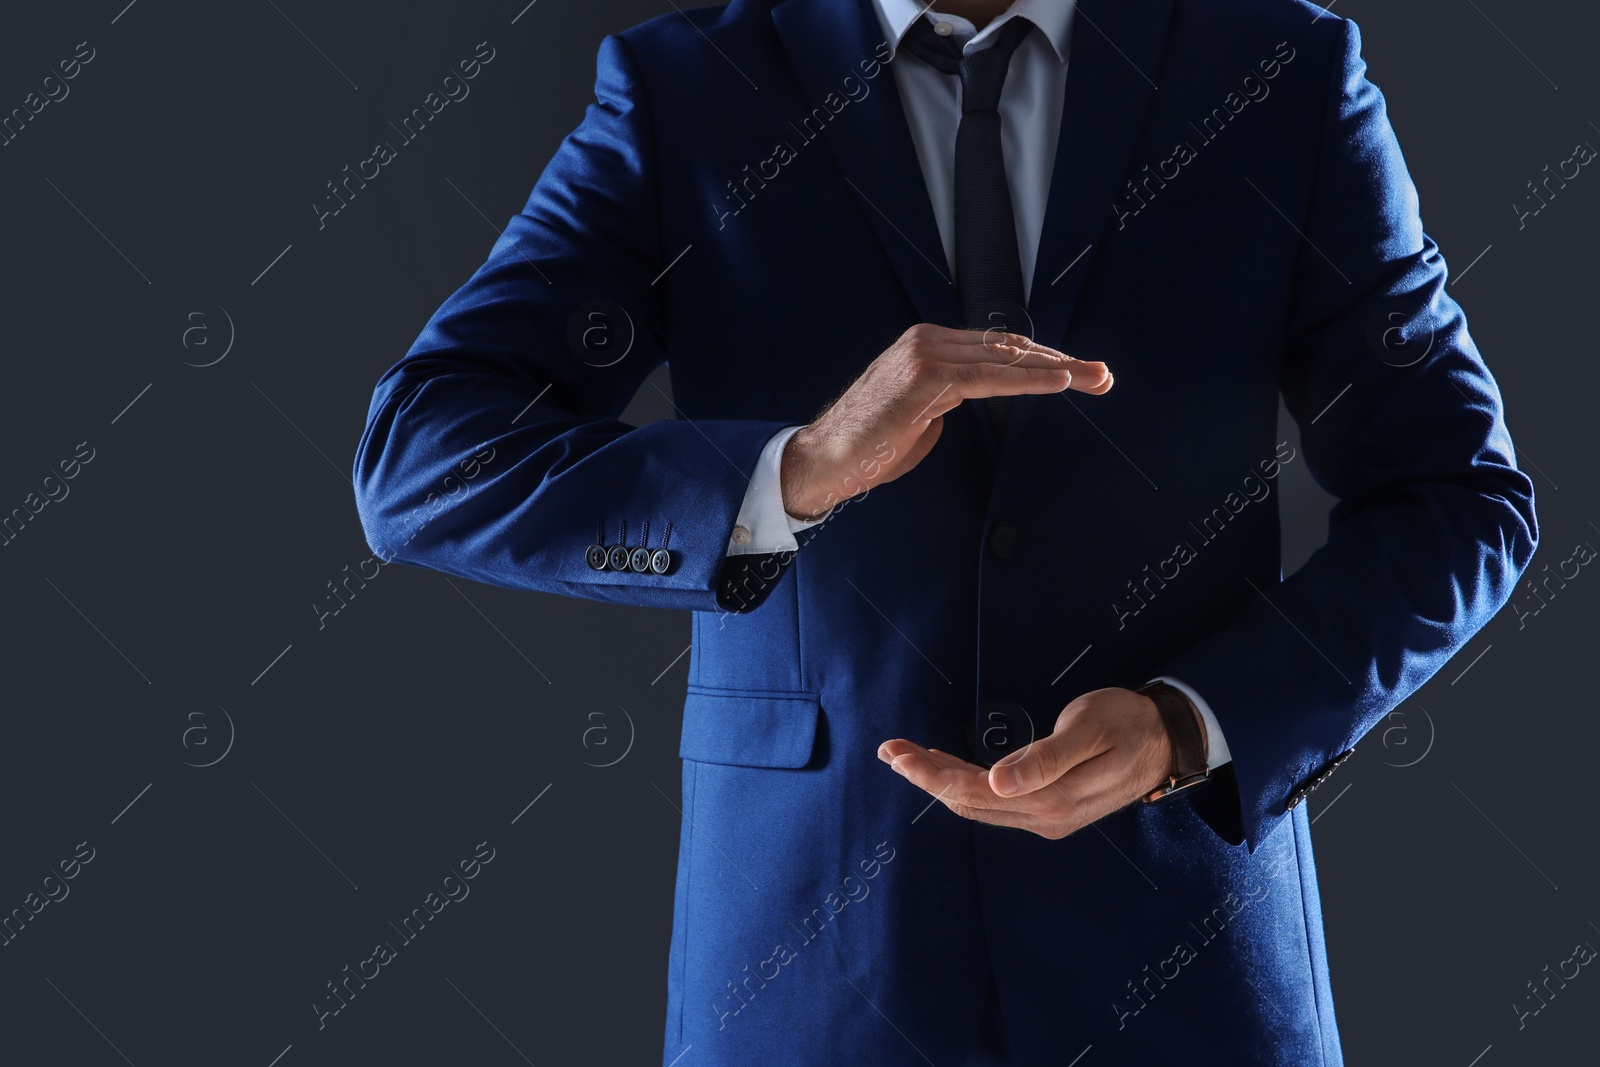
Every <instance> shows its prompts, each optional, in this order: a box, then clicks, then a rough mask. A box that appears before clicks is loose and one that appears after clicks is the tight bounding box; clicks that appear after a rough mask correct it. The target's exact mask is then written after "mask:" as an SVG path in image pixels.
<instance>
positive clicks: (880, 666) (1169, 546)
mask: <svg viewBox="0 0 1600 1067" xmlns="http://www.w3.org/2000/svg"><path fill="white" fill-rule="evenodd" d="M1359 44H1360V42H1359V37H1358V34H1357V31H1356V28H1355V26H1354V25H1353V24H1351V23H1350V22H1348V21H1345V20H1343V19H1340V18H1338V17H1335V16H1333V15H1331V14H1329V13H1327V12H1326V11H1324V10H1322V9H1320V8H1315V7H1312V6H1308V5H1306V4H1303V3H1299V2H1297V0H1077V2H1076V3H1072V2H1069V0H1059V2H1052V0H1016V2H1014V3H1011V4H1009V6H1008V5H1007V4H1006V3H1005V2H1003V0H1001V2H984V0H949V2H945V0H938V2H935V3H934V4H932V5H930V6H929V7H924V6H923V5H921V4H919V3H917V2H915V0H734V2H733V3H730V4H728V5H727V6H725V7H716V8H705V9H700V10H695V11H690V12H685V13H674V14H669V15H666V16H663V17H661V18H658V19H655V20H652V21H651V22H648V23H645V24H644V25H641V26H638V27H635V28H633V29H631V30H628V31H627V32H624V33H621V34H617V35H615V36H611V37H607V38H606V39H605V40H604V41H603V42H602V44H601V47H600V51H599V62H598V76H597V79H596V88H595V95H596V103H595V104H593V105H591V106H590V107H589V109H588V112H587V114H586V116H585V117H584V120H583V122H582V124H581V125H580V126H579V127H578V128H577V129H576V130H574V131H573V133H572V134H571V135H570V136H569V137H568V138H567V139H566V140H565V141H564V142H563V144H562V145H561V147H560V150H559V151H558V152H557V153H556V155H555V157H554V158H553V159H552V160H551V162H550V164H549V165H548V167H547V168H546V169H545V171H544V173H543V175H542V176H541V177H540V178H539V181H538V183H537V185H536V186H535V187H534V189H533V192H532V194H531V195H530V196H529V198H528V200H527V203H526V205H525V206H524V208H523V209H522V211H521V212H520V213H519V214H518V215H516V216H515V217H514V218H513V219H512V220H511V222H510V224H509V225H508V226H507V228H506V230H505V232H504V234H503V235H502V237H501V238H500V240H499V241H498V242H497V243H496V244H495V246H494V248H493V249H492V250H491V252H490V254H489V257H488V261H487V262H486V263H485V264H484V265H483V266H482V267H481V268H480V269H479V270H478V271H477V272H476V273H475V274H474V275H473V276H472V278H471V279H470V280H469V281H468V282H467V283H466V284H465V285H464V286H463V287H462V288H460V289H459V290H458V291H457V292H456V293H454V294H453V295H452V296H451V297H450V298H449V299H448V300H446V301H445V303H444V305H443V306H442V307H440V308H439V310H438V311H437V312H436V313H435V314H434V316H433V318H432V320H431V321H430V322H429V323H428V325H427V327H426V328H425V329H424V330H423V332H422V334H421V336H420V337H419V338H418V339H417V341H416V343H415V344H414V345H413V346H412V348H411V350H410V352H408V353H407V354H406V356H405V357H404V358H403V359H402V360H400V361H399V362H398V363H397V364H395V365H394V366H393V367H392V368H391V369H390V370H389V371H388V372H386V373H385V374H384V375H383V377H382V378H381V380H380V381H379V383H378V385H377V389H376V391H375V394H374V396H373V399H372V404H371V408H370V410H369V413H368V417H367V424H366V430H365V433H364V434H363V437H362V440H361V443H360V447H359V451H358V453H357V456H356V461H355V484H356V495H357V503H358V506H359V511H360V516H361V520H362V523H363V527H364V529H365V531H366V535H367V538H368V540H369V542H370V543H371V545H372V546H373V548H374V549H376V550H377V551H380V552H382V553H384V554H385V556H388V557H392V558H395V559H399V560H401V561H402V562H406V563H411V564H415V565H418V566H425V567H431V568H434V569H437V570H440V571H444V572H447V573H450V574H455V575H460V576H463V577H467V578H473V579H476V580H479V581H484V582H490V583H493V584H497V585H502V586H508V587H513V588H519V589H531V590H540V591H544V592H552V593H559V594H565V595H570V596H580V597H591V598H595V599H600V600H609V601H617V602H623V603H629V604H640V605H647V606H656V607H665V608H680V609H681V608H687V609H689V610H690V611H691V612H692V614H693V623H694V627H693V629H694V643H693V653H692V657H691V661H690V667H689V685H688V696H687V700H686V702H685V705H684V722H683V740H682V747H681V750H680V753H681V755H682V757H683V760H684V763H683V816H684V817H683V830H682V836H681V840H680V846H679V847H680V851H679V866H678V877H677V890H676V904H675V911H674V918H673V927H672V940H671V948H670V959H669V969H668V980H669V997H668V1016H667V1020H666V1032H665V1042H664V1052H663V1061H664V1062H668V1063H670V1062H674V1061H677V1062H681V1063H684V1064H689V1063H694V1064H751V1063H761V1064H779V1065H786V1064H838V1063H870V1064H875V1065H897V1064H905V1065H912V1064H924V1063H936V1064H940V1065H945V1064H950V1065H952V1067H955V1065H960V1064H967V1065H979V1064H1017V1065H1029V1067H1035V1065H1036V1067H1043V1065H1047V1064H1049V1065H1065V1064H1071V1063H1078V1062H1079V1058H1081V1059H1082V1062H1083V1063H1084V1064H1085V1065H1090V1064H1104V1063H1119V1064H1122V1063H1127V1064H1133V1063H1147V1062H1183V1063H1194V1064H1228V1065H1239V1064H1256V1063H1260V1064H1297V1065H1298V1064H1338V1063H1340V1062H1341V1053H1340V1045H1339V1038H1338V1031H1337V1028H1336V1025H1335V1022H1334V1014H1333V1001H1332V998H1331V994H1330V990H1329V974H1328V967H1327V960H1326V955H1325V951H1324V942H1323V932H1322V924H1321V917H1320V906H1319V901H1318V895H1317V882H1316V873H1315V866H1314V862H1313V858H1312V852H1311V840H1310V834H1309V821H1308V819H1307V815H1306V806H1305V805H1304V804H1302V803H1301V801H1302V799H1303V798H1304V797H1305V795H1306V794H1307V793H1308V792H1309V791H1310V789H1311V788H1313V787H1314V786H1315V785H1316V784H1317V783H1319V782H1320V781H1321V780H1322V779H1323V778H1325V777H1326V776H1327V775H1328V773H1329V772H1330V771H1331V770H1332V769H1333V768H1334V767H1335V766H1336V765H1337V764H1338V763H1339V762H1341V761H1342V760H1343V759H1344V758H1345V757H1346V756H1347V755H1348V754H1349V753H1350V751H1351V749H1352V748H1353V747H1354V746H1355V744H1356V742H1357V740H1358V739H1359V738H1361V737H1362V735H1363V734H1365V733H1366V732H1367V730H1368V729H1370V728H1371V727H1372V726H1373V724H1375V723H1376V722H1377V721H1378V720H1379V719H1380V718H1382V717H1383V716H1384V715H1385V714H1386V713H1387V712H1389V711H1390V710H1391V709H1393V708H1394V707H1395V706H1396V704H1398V703H1399V702H1400V701H1402V700H1404V699H1405V698H1406V697H1407V696H1408V695H1409V694H1410V693H1412V692H1413V691H1414V690H1415V689H1416V688H1417V687H1418V686H1419V685H1421V684H1422V683H1423V682H1424V681H1426V680H1427V679H1428V678H1429V677H1430V676H1431V675H1433V674H1434V673H1435V672H1436V671H1437V670H1438V669H1439V668H1440V666H1441V665H1442V664H1444V663H1445V661H1446V660H1448V659H1449V658H1450V657H1451V656H1452V655H1453V654H1454V653H1455V652H1456V651H1458V650H1459V649H1460V648H1461V647H1462V645H1463V644H1464V643H1465V642H1466V641H1467V640H1468V638H1470V637H1471V636H1472V634H1473V633H1474V632H1476V631H1477V630H1478V629H1479V628H1480V627H1481V626H1482V625H1483V624H1484V623H1485V622H1486V621H1487V620H1488V619H1489V618H1490V616H1492V615H1493V613H1494V612H1495V611H1496V610H1497V609H1498V608H1499V607H1500V606H1501V605H1502V604H1503V603H1504V602H1505V600H1506V599H1507V597H1508V596H1509V594H1510V592H1511V590H1512V589H1513V587H1514V585H1515V583H1516V580H1517V578H1518V576H1519V575H1520V573H1521V572H1522V570H1523V569H1524V568H1525V567H1526V566H1527V563H1528V560H1529V558H1530V556H1531V554H1532V552H1533V549H1534V546H1535V544H1536V541H1537V526H1536V521H1535V516H1534V512H1533V489H1532V485H1531V483H1530V482H1529V480H1528V479H1527V478H1526V477H1525V476H1524V475H1522V474H1521V473H1519V471H1518V470H1517V468H1516V465H1515V460H1514V453H1513V449H1512V445H1511V440H1510V438H1509V436H1508V433H1507V430H1506V425H1505V422H1504V419H1503V414H1502V406H1501V401H1500V395H1499V391H1498V389H1497V387H1496V385H1495V383H1494V380H1493V379H1492V377H1491V376H1490V374H1489V371H1488V370H1487V368H1486V367H1485V366H1484V363H1483V361H1482V360H1481V359H1480V357H1479V355H1478V352H1477V350H1476V348H1475V346H1474V344H1473V342H1472V339H1471V338H1470V337H1469V335H1468V333H1467V329H1466V323H1465V320H1464V318H1463V316H1462V312H1461V309H1460V308H1459V307H1458V306H1457V305H1456V304H1455V303H1454V301H1452V300H1451V298H1450V297H1449V296H1448V295H1447V294H1446V290H1445V282H1446V268H1445V264H1444V261H1443V259H1442V258H1441V257H1440V255H1439V252H1438V249H1437V247H1436V246H1435V244H1434V242H1433V241H1432V240H1431V239H1429V238H1428V237H1427V236H1426V235H1425V234H1424V233H1423V230H1422V226H1421V222H1420V218H1419V215H1418V207H1417V198H1416V193H1415V190H1414V189H1413V186H1412V183H1411V181H1410V179H1409V177H1408V175H1407V172H1406V169H1405V165H1404V162H1403V160H1402V158H1401V155H1400V151H1399V148H1398V146H1397V144H1396V142H1395V138H1394V135H1393V133H1392V131H1391V129H1390V125H1389V122H1388V119H1387V117H1386V115H1385V109H1384V102H1383V98H1382V96H1381V95H1380V94H1379V92H1378V90H1377V89H1376V88H1375V87H1374V86H1373V85H1372V84H1371V83H1370V82H1368V81H1367V79H1366V77H1365V64H1364V63H1363V61H1362V59H1361V55H1360V47H1359ZM1158 87H1159V91H1158ZM663 362H665V363H667V365H668V366H669V369H670V373H671V378H672V390H673V403H674V406H675V407H676V409H677V413H678V416H679V417H678V418H677V419H675V420H668V421H662V422H655V423H651V424H649V425H646V426H642V427H637V428H634V427H630V426H628V425H626V424H624V423H622V422H620V421H619V420H618V416H619V415H620V414H621V413H622V411H623V409H624V408H625V406H626V405H627V404H628V402H629V400H630V398H631V397H632V396H633V394H634V393H635V391H636V390H637V389H638V387H639V385H640V383H641V382H642V381H643V380H644V378H645V377H646V376H647V375H648V374H649V373H650V372H651V370H652V369H653V368H655V367H657V366H658V365H659V364H661V363H663ZM1280 394H1281V396H1282V398H1283V400H1284V402H1285V403H1286V405H1287V407H1288V410H1289V411H1290V413H1291V414H1292V415H1293V416H1294V417H1295V419H1296V420H1297V421H1298V423H1299V426H1300V433H1301V439H1302V444H1301V447H1300V448H1299V449H1296V448H1294V447H1291V446H1290V445H1288V444H1287V443H1285V442H1280V441H1279V440H1278V439H1277V435H1276V414H1277V406H1278V398H1279V396H1280ZM488 449H492V453H488V452H487V451H486V450H488ZM485 454H492V456H493V459H492V460H491V461H489V462H486V463H482V464H481V465H480V467H481V469H478V468H475V477H474V478H473V479H472V481H471V482H470V483H468V484H466V485H464V486H463V485H461V483H460V482H459V481H458V482H457V483H456V486H457V487H456V489H455V490H449V489H448V482H449V475H450V474H451V472H452V470H453V469H455V468H456V467H457V465H458V464H459V463H461V462H462V461H463V460H465V458H466V457H469V456H474V455H477V456H483V455H485ZM1295 463H1303V464H1305V466H1306V468H1307V470H1308V471H1309V472H1310V474H1311V475H1312V476H1313V477H1315V478H1316V480H1317V481H1318V482H1319V483H1320V484H1321V485H1322V486H1323V487H1324V488H1326V489H1327V490H1328V491H1329V492H1331V493H1332V494H1334V495H1335V496H1336V497H1337V499H1338V503H1337V506H1336V507H1335V508H1334V509H1333V511H1332V513H1331V516H1330V521H1329V528H1328V541H1327V544H1326V546H1325V547H1323V548H1322V549H1320V550H1319V551H1318V552H1317V553H1315V554H1314V555H1313V556H1312V557H1311V559H1310V560H1309V561H1308V562H1307V563H1306V564H1305V565H1304V566H1303V567H1302V568H1301V569H1300V570H1298V571H1297V572H1296V573H1294V574H1293V575H1292V576H1291V577H1289V578H1288V579H1287V580H1285V579H1283V577H1282V574H1281V568H1280V563H1279V551H1278V544H1279V528H1278V512H1277V503H1276V497H1275V496H1274V495H1273V490H1274V487H1275V484H1276V483H1275V479H1276V478H1277V477H1278V476H1279V475H1280V473H1281V471H1282V470H1283V469H1284V467H1285V466H1286V465H1289V464H1295ZM594 666H595V667H596V669H600V667H601V665H600V664H599V663H598V662H597V663H596V664H595V665H594ZM882 763H888V764H889V765H890V766H892V767H893V769H894V770H895V771H898V772H899V774H890V773H888V771H887V769H886V768H885V767H884V766H882ZM1091 1050H1092V1051H1091ZM679 1057H682V1059H681V1060H679Z"/></svg>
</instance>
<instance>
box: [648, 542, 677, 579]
mask: <svg viewBox="0 0 1600 1067" xmlns="http://www.w3.org/2000/svg"><path fill="white" fill-rule="evenodd" d="M670 566H672V553H671V552H668V551H667V550H666V549H664V548H658V549H656V550H655V551H654V552H652V553H650V569H651V570H653V571H655V572H656V573H657V574H665V573H667V568H668V567H670Z"/></svg>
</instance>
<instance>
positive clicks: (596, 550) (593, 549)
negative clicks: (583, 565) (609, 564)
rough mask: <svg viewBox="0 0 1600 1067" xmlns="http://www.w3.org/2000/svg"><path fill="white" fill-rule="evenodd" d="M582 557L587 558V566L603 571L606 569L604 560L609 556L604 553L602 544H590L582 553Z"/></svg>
mask: <svg viewBox="0 0 1600 1067" xmlns="http://www.w3.org/2000/svg"><path fill="white" fill-rule="evenodd" d="M584 559H586V560H588V561H589V566H591V567H593V568H594V569H595V570H597V571H603V570H605V569H606V561H607V559H609V557H608V556H607V554H606V548H605V546H604V545H590V546H589V550H588V551H587V552H585V553H584Z"/></svg>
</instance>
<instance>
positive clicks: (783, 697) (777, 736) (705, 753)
mask: <svg viewBox="0 0 1600 1067" xmlns="http://www.w3.org/2000/svg"><path fill="white" fill-rule="evenodd" d="M820 712H821V698H819V697H818V696H816V695H815V694H813V693H765V692H749V691H743V690H729V689H722V690H712V689H702V688H696V687H694V686H691V687H690V688H689V694H688V697H687V699H686V700H685V701H684V705H683V743H682V744H681V745H680V746H679V748H678V755H679V756H680V757H682V758H683V759H689V760H697V761H699V762H701V763H728V764H733V765H735V766H740V767H804V766H805V765H806V764H807V763H808V762H810V760H811V750H812V746H813V744H814V743H815V741H816V736H817V716H818V715H819V714H820Z"/></svg>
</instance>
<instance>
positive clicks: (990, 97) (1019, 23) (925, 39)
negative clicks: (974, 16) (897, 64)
mask: <svg viewBox="0 0 1600 1067" xmlns="http://www.w3.org/2000/svg"><path fill="white" fill-rule="evenodd" d="M1032 28H1033V23H1031V22H1029V21H1028V20H1027V19H1025V18H1023V17H1022V16H1020V15H1017V16H1013V17H1012V18H1010V19H1007V20H1006V23H1005V25H1004V26H1002V27H1000V32H999V33H997V34H995V37H994V43H993V44H991V45H990V46H989V47H988V48H983V49H980V50H978V51H976V52H973V53H972V54H971V55H964V54H963V52H962V46H961V44H960V43H959V42H957V41H956V40H955V39H954V38H953V37H942V36H940V35H939V34H938V33H937V32H935V31H934V28H933V23H931V22H929V21H928V19H927V18H925V17H922V16H919V17H918V18H917V19H916V21H914V22H913V23H912V24H911V25H910V27H909V28H907V30H906V34H905V37H904V39H903V41H902V44H904V45H905V48H906V50H907V51H909V52H910V53H911V54H912V55H915V56H916V57H917V58H918V59H920V60H922V61H923V62H924V63H927V64H928V65H929V66H931V67H933V68H934V69H935V70H937V71H940V72H941V73H944V74H954V75H957V76H959V77H960V78H961V110H962V111H963V112H971V111H994V110H995V109H997V108H998V107H999V106H1000V90H1001V88H1002V87H1003V86H1004V85H1005V83H1006V70H1007V68H1008V67H1009V66H1010V65H1011V55H1012V53H1013V52H1015V51H1016V50H1017V46H1018V45H1020V44H1021V43H1022V39H1023V38H1024V37H1026V36H1028V31H1029V30H1031V29H1032Z"/></svg>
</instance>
